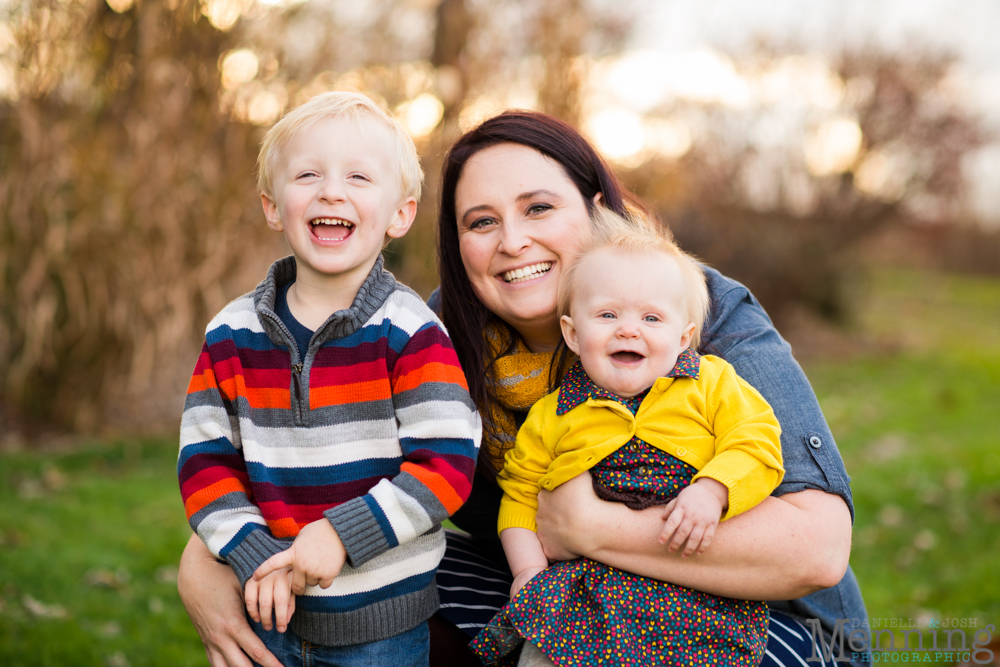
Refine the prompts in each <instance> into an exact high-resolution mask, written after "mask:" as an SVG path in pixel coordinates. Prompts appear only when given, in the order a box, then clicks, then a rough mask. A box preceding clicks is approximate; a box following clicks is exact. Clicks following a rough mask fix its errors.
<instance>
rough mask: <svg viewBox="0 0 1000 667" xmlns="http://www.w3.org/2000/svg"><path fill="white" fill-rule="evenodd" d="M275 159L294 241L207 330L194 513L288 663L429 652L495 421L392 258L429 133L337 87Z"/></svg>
mask: <svg viewBox="0 0 1000 667" xmlns="http://www.w3.org/2000/svg"><path fill="white" fill-rule="evenodd" d="M258 168H259V182H258V184H259V188H260V191H261V201H262V203H263V206H264V214H265V217H266V218H267V224H268V226H269V227H270V228H271V229H273V230H275V231H278V232H283V233H284V235H285V239H286V240H287V242H288V244H289V246H291V249H292V257H286V258H284V259H282V260H279V261H277V262H275V263H274V264H273V265H272V266H271V268H270V270H269V271H268V273H267V277H266V278H265V279H264V281H263V282H261V283H260V285H258V286H257V289H256V290H254V291H253V292H251V293H249V294H246V295H244V296H243V297H240V298H239V299H237V300H235V301H233V302H232V303H230V304H229V305H228V306H226V307H225V308H224V309H223V310H222V312H221V313H219V314H218V315H217V316H216V317H215V319H213V320H212V322H211V323H210V324H209V325H208V328H207V330H206V335H205V339H206V340H205V344H204V346H203V348H202V352H201V356H200V358H199V360H198V364H197V366H196V367H195V371H194V377H193V378H192V380H191V384H190V386H189V387H188V394H187V400H186V403H185V406H184V417H183V421H182V425H181V450H180V457H179V460H178V463H177V471H178V475H179V478H180V487H181V495H182V496H183V498H184V504H185V509H186V512H187V516H188V520H189V521H190V523H191V527H192V528H193V529H194V530H195V531H196V532H197V533H198V535H199V536H200V537H201V538H202V540H204V542H205V544H206V545H207V546H208V548H209V550H211V551H212V553H214V554H215V555H216V556H217V557H219V558H221V559H223V560H225V561H226V562H228V563H229V564H230V565H231V566H232V568H233V570H234V571H235V572H236V574H237V575H238V576H239V578H240V581H241V582H243V583H244V588H245V595H246V602H247V609H248V612H249V614H250V616H251V617H252V619H253V621H254V623H253V625H254V628H255V630H256V631H257V633H258V634H259V635H260V636H261V638H262V639H263V641H264V643H265V645H267V647H268V648H269V649H270V650H271V651H272V653H274V654H275V656H276V657H277V658H278V659H279V660H281V661H282V662H283V663H285V664H289V660H290V659H292V656H294V659H295V660H299V659H300V658H302V657H303V656H305V655H306V653H310V655H311V657H310V658H309V659H310V660H312V661H313V662H312V663H310V664H338V665H345V664H354V662H353V661H354V660H359V659H362V657H363V656H364V659H365V660H369V661H373V662H371V664H383V663H384V664H389V663H392V664H393V665H394V667H396V666H400V665H411V664H412V665H426V664H427V660H428V658H427V655H428V653H427V652H428V632H427V623H426V621H427V619H428V618H429V617H430V616H431V615H432V614H433V613H434V612H435V611H436V610H437V608H438V595H437V589H436V588H435V583H434V573H435V569H436V568H437V565H438V563H439V561H440V560H441V557H442V555H443V553H444V547H445V539H444V534H443V531H442V530H441V526H440V523H441V521H443V520H444V519H445V518H447V517H448V516H449V515H450V514H451V513H453V512H454V511H455V510H457V509H458V507H459V506H460V505H461V504H462V503H463V502H464V501H465V499H466V498H467V497H468V494H469V492H470V490H471V488H472V474H473V468H474V465H475V460H476V453H477V449H478V446H479V439H480V422H479V418H478V416H477V414H476V412H475V410H474V407H473V403H472V400H471V399H470V397H469V395H468V389H467V386H466V383H465V378H464V375H463V374H462V370H461V368H460V367H459V364H458V358H457V356H456V355H455V352H454V350H453V348H452V346H451V341H450V340H449V339H448V336H447V334H446V333H445V331H444V328H443V326H442V324H441V323H440V321H439V320H438V319H437V318H436V317H435V316H434V315H433V313H432V312H431V311H430V310H429V309H428V308H427V307H426V306H425V305H424V303H423V301H421V299H420V298H419V297H418V296H417V295H416V294H415V293H414V292H413V291H411V290H410V289H408V288H406V287H404V286H402V285H400V284H399V283H397V282H396V281H395V279H394V278H393V277H392V274H390V273H388V272H387V271H385V270H384V269H383V267H382V256H381V250H382V247H383V246H384V245H385V243H386V242H387V241H388V240H389V239H390V238H399V237H401V236H403V235H404V234H405V233H406V232H407V230H408V229H409V228H410V225H411V224H412V223H413V218H414V215H415V213H416V207H417V200H418V198H419V196H420V184H421V180H422V177H423V173H422V171H421V169H420V164H419V161H418V158H417V153H416V148H415V147H414V145H413V142H412V141H411V140H410V138H409V136H408V135H407V134H406V133H405V131H404V130H403V129H402V128H401V127H400V126H399V125H398V124H397V123H396V122H395V121H393V120H392V118H391V117H390V116H389V115H387V114H386V113H385V112H384V111H383V110H382V109H381V108H379V107H378V106H377V105H375V104H374V103H373V102H371V101H370V100H369V99H368V98H366V97H364V96H362V95H360V94H356V93H342V92H335V93H327V94H324V95H319V96H317V97H314V98H313V99H311V100H310V101H309V102H307V103H306V104H304V105H302V106H300V107H298V108H297V109H295V110H294V111H292V112H290V113H289V114H287V115H286V116H285V117H284V118H282V119H281V121H279V122H278V123H277V124H276V125H275V126H274V127H273V128H271V130H270V131H269V132H268V133H267V135H266V137H265V138H264V141H263V144H262V145H261V150H260V156H259V160H258ZM255 573H256V574H255ZM293 594H294V595H293ZM272 606H273V610H274V622H273V623H272V614H271V612H272ZM293 612H294V614H293ZM289 619H291V623H290V624H289ZM317 645H318V646H317ZM304 652H305V653H304ZM306 662H309V660H306ZM364 664H369V663H368V662H365V663H364Z"/></svg>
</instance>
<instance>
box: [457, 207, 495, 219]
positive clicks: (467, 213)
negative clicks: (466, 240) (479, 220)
mask: <svg viewBox="0 0 1000 667" xmlns="http://www.w3.org/2000/svg"><path fill="white" fill-rule="evenodd" d="M492 210H493V207H492V206H490V205H489V204H479V205H478V206H471V207H469V208H468V209H466V211H465V213H463V214H462V222H465V219H466V218H468V217H469V214H470V213H479V212H480V211H492Z"/></svg>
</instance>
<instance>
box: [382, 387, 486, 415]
mask: <svg viewBox="0 0 1000 667" xmlns="http://www.w3.org/2000/svg"><path fill="white" fill-rule="evenodd" d="M393 401H395V403H396V407H398V408H405V407H408V406H410V405H418V404H420V403H424V402H429V401H455V402H456V403H461V404H462V405H464V406H466V407H467V408H469V410H475V409H476V406H475V404H474V403H473V402H472V399H471V398H469V392H467V391H466V390H465V389H463V388H462V387H460V386H459V385H457V384H453V383H451V382H422V383H420V385H419V386H417V387H415V388H413V389H408V390H407V391H403V392H400V393H398V394H396V395H395V396H393Z"/></svg>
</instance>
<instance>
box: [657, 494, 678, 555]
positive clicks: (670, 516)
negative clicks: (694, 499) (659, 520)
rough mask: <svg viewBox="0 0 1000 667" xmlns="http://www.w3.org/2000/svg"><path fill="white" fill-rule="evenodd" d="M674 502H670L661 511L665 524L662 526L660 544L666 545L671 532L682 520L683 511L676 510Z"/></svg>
mask: <svg viewBox="0 0 1000 667" xmlns="http://www.w3.org/2000/svg"><path fill="white" fill-rule="evenodd" d="M676 502H677V501H676V500H671V501H670V504H669V505H667V508H666V509H665V510H663V518H664V519H666V523H665V524H663V532H661V533H660V544H666V543H667V540H669V539H670V536H671V535H672V534H673V532H674V531H675V530H677V527H678V526H680V525H681V521H683V520H684V510H682V509H678V508H677V507H676V505H675V503H676ZM671 551H674V549H671Z"/></svg>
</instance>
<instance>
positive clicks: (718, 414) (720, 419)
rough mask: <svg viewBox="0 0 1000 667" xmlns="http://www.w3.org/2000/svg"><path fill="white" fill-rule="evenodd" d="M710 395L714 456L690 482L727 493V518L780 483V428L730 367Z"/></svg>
mask: <svg viewBox="0 0 1000 667" xmlns="http://www.w3.org/2000/svg"><path fill="white" fill-rule="evenodd" d="M723 363H724V362H723ZM709 392H710V393H709V396H708V405H709V410H710V418H711V421H712V423H713V427H714V429H715V455H714V457H713V458H712V459H711V460H710V461H709V462H708V463H707V464H706V465H705V467H704V468H702V469H701V470H700V471H699V472H698V474H697V475H695V477H694V480H697V479H700V478H702V477H709V478H711V479H714V480H716V481H718V482H721V483H722V484H724V485H725V486H726V487H727V488H728V489H729V509H728V510H727V511H726V514H725V516H724V517H722V518H723V520H725V519H729V518H731V517H734V516H736V515H737V514H741V513H743V512H745V511H746V510H748V509H750V508H751V507H753V506H754V505H757V504H758V503H760V502H761V501H762V500H764V498H766V497H767V496H769V495H770V494H771V492H772V491H773V490H774V489H775V488H777V486H778V484H779V483H781V477H782V475H783V474H784V468H783V467H782V461H781V439H780V438H781V427H780V426H779V425H778V420H777V418H776V417H775V416H774V411H773V410H771V406H770V405H768V403H767V401H765V400H764V398H763V397H762V396H761V395H760V394H759V393H758V392H757V390H756V389H754V388H753V387H751V386H750V385H749V384H748V383H747V382H746V381H745V380H743V378H741V377H740V376H739V375H737V373H736V370H735V369H734V368H733V367H732V366H731V365H730V364H725V367H724V369H723V371H722V373H721V374H720V376H719V378H718V380H717V382H716V383H715V384H714V386H712V387H710V388H709ZM694 480H692V481H694Z"/></svg>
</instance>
